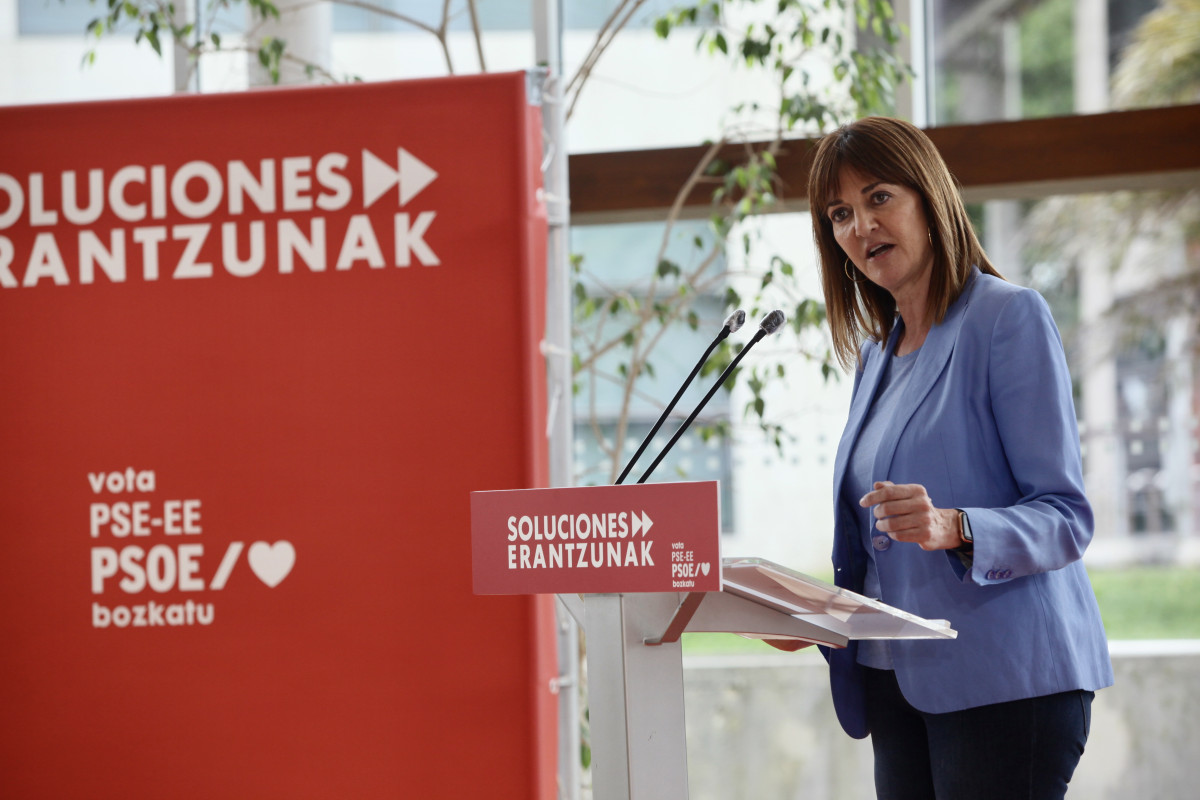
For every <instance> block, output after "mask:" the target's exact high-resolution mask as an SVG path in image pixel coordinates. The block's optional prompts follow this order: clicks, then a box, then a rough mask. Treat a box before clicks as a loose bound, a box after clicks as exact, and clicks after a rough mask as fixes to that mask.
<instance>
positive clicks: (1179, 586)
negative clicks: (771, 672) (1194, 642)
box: [683, 567, 1200, 655]
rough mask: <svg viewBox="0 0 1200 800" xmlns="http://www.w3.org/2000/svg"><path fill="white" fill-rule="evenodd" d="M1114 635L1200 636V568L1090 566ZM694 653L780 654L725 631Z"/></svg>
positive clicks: (694, 644)
mask: <svg viewBox="0 0 1200 800" xmlns="http://www.w3.org/2000/svg"><path fill="white" fill-rule="evenodd" d="M1089 573H1090V575H1091V578H1092V586H1093V588H1095V590H1096V599H1097V601H1098V602H1099V603H1100V614H1101V616H1103V617H1104V627H1105V629H1106V630H1107V631H1108V638H1109V639H1200V569H1181V568H1174V567H1135V568H1130V569H1106V570H1099V569H1096V570H1090V571H1089ZM683 651H684V652H685V653H687V654H689V655H716V654H730V655H732V654H738V653H779V651H778V650H775V649H774V648H772V647H769V646H767V645H765V644H763V643H762V642H758V641H753V640H751V639H743V638H742V637H741V636H733V635H731V634H725V633H689V634H688V635H687V636H684V637H683Z"/></svg>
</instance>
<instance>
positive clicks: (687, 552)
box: [471, 481, 721, 594]
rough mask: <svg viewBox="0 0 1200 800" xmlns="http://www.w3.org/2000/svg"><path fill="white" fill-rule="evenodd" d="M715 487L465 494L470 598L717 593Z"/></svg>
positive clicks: (638, 486) (718, 540) (718, 536)
mask: <svg viewBox="0 0 1200 800" xmlns="http://www.w3.org/2000/svg"><path fill="white" fill-rule="evenodd" d="M720 519H721V512H720V508H719V495H718V492H717V483H716V481H698V482H688V483H646V484H631V485H629V486H582V487H574V488H568V489H528V490H518V491H491V492H473V493H472V494H471V540H472V542H473V546H472V553H471V557H472V561H473V564H474V574H475V584H474V585H475V591H476V592H477V593H478V594H534V593H538V592H549V593H556V594H568V593H572V594H573V593H580V594H584V593H617V592H719V591H721V530H720Z"/></svg>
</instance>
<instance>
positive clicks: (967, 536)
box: [955, 508, 975, 550]
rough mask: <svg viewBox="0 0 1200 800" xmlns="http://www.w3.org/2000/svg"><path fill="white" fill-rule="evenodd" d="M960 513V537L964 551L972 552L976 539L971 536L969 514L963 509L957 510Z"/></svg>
mask: <svg viewBox="0 0 1200 800" xmlns="http://www.w3.org/2000/svg"><path fill="white" fill-rule="evenodd" d="M955 510H956V511H958V535H959V536H960V537H961V538H962V541H963V543H962V545H960V546H961V547H962V548H963V549H964V550H970V549H971V548H973V547H974V546H975V537H974V536H973V535H972V534H971V520H970V519H969V518H968V517H967V512H965V511H963V510H962V509H961V508H958V509H955Z"/></svg>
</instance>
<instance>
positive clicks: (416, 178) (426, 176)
mask: <svg viewBox="0 0 1200 800" xmlns="http://www.w3.org/2000/svg"><path fill="white" fill-rule="evenodd" d="M396 162H397V164H398V165H399V166H398V168H396V169H392V166H391V164H388V163H387V162H386V161H384V160H382V159H381V158H379V157H378V156H377V155H375V154H374V153H372V152H371V151H370V150H363V164H362V171H363V208H370V207H371V205H372V204H373V203H374V202H375V201H376V200H378V199H379V198H380V197H382V196H383V195H384V193H385V192H387V190H388V189H391V188H392V187H393V186H399V187H400V205H404V204H405V203H407V202H408V201H409V200H412V199H413V198H414V197H416V196H417V194H418V193H419V192H420V191H421V190H422V189H424V188H425V187H426V186H428V185H429V184H431V183H433V181H434V179H435V178H437V176H438V174H437V172H435V171H434V170H433V169H431V168H430V166H429V165H428V164H426V163H425V162H423V161H421V160H420V159H419V158H417V157H416V156H414V155H413V154H412V153H410V152H408V151H407V150H405V149H404V148H403V147H401V148H398V149H397V150H396Z"/></svg>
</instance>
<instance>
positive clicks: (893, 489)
mask: <svg viewBox="0 0 1200 800" xmlns="http://www.w3.org/2000/svg"><path fill="white" fill-rule="evenodd" d="M858 504H859V505H860V506H862V507H863V508H868V507H870V506H875V511H874V514H875V527H876V528H877V529H878V530H880V531H882V532H883V533H886V534H887V535H888V536H890V537H892V538H893V539H895V540H896V541H898V542H914V543H916V544H918V545H920V546H921V549H922V550H950V549H952V548H955V547H958V546H959V545H961V544H962V536H961V535H960V533H959V520H958V510H957V509H953V508H935V507H934V505H933V501H932V500H930V499H929V493H928V492H926V491H925V487H924V486H922V485H921V484H919V483H901V484H896V483H892V482H891V481H876V482H875V484H874V488H873V489H872V490H871V491H869V492H867V493H866V494H865V495H863V497H862V499H861V500H859V501H858Z"/></svg>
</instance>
